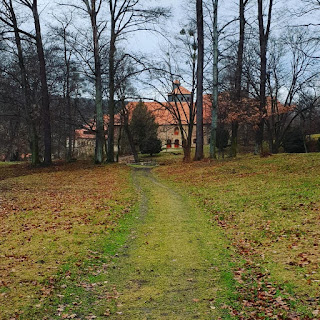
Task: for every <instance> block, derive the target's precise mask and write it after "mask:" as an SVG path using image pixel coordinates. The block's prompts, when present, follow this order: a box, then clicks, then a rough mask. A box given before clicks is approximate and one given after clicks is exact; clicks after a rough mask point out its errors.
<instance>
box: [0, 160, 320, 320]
mask: <svg viewBox="0 0 320 320" xmlns="http://www.w3.org/2000/svg"><path fill="white" fill-rule="evenodd" d="M177 160H178V161H177ZM180 160H181V156H176V155H165V156H164V157H158V158H157V161H158V162H159V163H160V164H161V165H160V167H158V168H155V169H153V170H152V171H150V170H148V169H142V170H137V169H130V168H128V167H126V166H119V165H112V166H93V165H91V164H88V163H75V164H71V165H56V166H54V167H52V168H38V169H31V168H28V167H25V166H24V165H14V166H7V165H5V166H1V167H0V188H1V196H0V198H1V219H2V224H1V227H0V229H1V240H0V248H1V253H0V254H1V259H0V260H1V262H0V268H1V281H0V286H1V287H0V300H1V301H0V305H1V307H0V308H1V309H0V315H1V316H0V319H13V318H15V319H26V320H30V319H106V318H111V319H219V318H220V319H313V318H317V317H318V316H319V311H318V310H319V309H320V306H319V296H320V290H319V280H320V273H319V272H320V271H319V259H320V254H319V250H318V248H319V238H320V237H319V235H320V234H319V230H320V228H319V224H320V220H319V210H320V209H319V208H320V202H319V196H320V188H319V185H320V174H319V173H320V162H319V160H320V159H319V154H310V155H278V156H272V157H269V158H259V157H253V156H241V157H239V158H238V159H234V160H229V159H226V160H222V161H203V162H195V163H192V164H184V163H181V162H180Z"/></svg>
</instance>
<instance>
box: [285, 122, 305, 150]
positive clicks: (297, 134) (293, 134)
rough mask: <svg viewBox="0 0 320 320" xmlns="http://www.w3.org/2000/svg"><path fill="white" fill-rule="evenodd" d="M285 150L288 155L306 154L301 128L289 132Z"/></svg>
mask: <svg viewBox="0 0 320 320" xmlns="http://www.w3.org/2000/svg"><path fill="white" fill-rule="evenodd" d="M283 148H284V151H285V152H288V153H304V152H305V148H304V139H303V134H302V132H301V130H300V129H299V128H293V129H291V130H289V131H288V132H287V133H286V135H285V137H284V139H283Z"/></svg>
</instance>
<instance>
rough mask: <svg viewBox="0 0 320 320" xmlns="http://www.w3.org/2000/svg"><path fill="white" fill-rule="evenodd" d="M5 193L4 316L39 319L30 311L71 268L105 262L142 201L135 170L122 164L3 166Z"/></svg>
mask: <svg viewBox="0 0 320 320" xmlns="http://www.w3.org/2000/svg"><path fill="white" fill-rule="evenodd" d="M0 190H1V193H0V217H1V225H0V234H1V238H0V274H1V277H0V319H11V317H13V318H15V317H19V316H20V317H22V318H26V319H37V316H24V315H23V314H33V312H34V311H27V308H28V307H30V306H32V307H34V308H35V309H37V308H41V307H42V304H43V303H44V301H46V300H47V298H48V297H50V296H51V294H52V292H53V290H54V287H55V283H57V282H59V277H60V278H61V277H66V276H67V278H68V270H69V269H72V268H74V267H76V268H77V267H79V266H81V265H82V264H85V263H87V262H88V261H89V260H99V259H98V257H99V255H100V254H101V251H103V250H106V249H105V248H104V239H106V238H107V237H108V236H109V234H110V232H112V230H113V229H117V224H118V222H119V221H120V220H121V219H122V218H123V216H125V215H128V214H129V213H130V212H131V210H132V206H133V204H134V202H135V193H134V192H133V191H132V187H131V183H130V170H129V169H128V168H127V167H125V166H118V165H110V166H93V165H91V164H89V163H83V162H79V163H74V164H69V165H63V164H56V165H54V166H53V167H51V168H35V169H32V168H30V167H28V166H27V165H26V164H22V165H21V164H19V165H1V166H0ZM69 277H70V275H69ZM30 312H31V313H30Z"/></svg>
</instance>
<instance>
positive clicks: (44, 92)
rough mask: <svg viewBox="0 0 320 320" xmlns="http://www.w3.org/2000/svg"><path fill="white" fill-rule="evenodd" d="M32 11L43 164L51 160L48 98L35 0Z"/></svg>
mask: <svg viewBox="0 0 320 320" xmlns="http://www.w3.org/2000/svg"><path fill="white" fill-rule="evenodd" d="M32 13H33V18H34V26H35V30H36V44H37V53H38V60H39V66H40V80H41V94H42V117H43V128H44V164H45V165H50V164H51V162H52V160H51V153H52V149H51V148H52V147H51V121H50V99H49V90H48V83H47V72H46V63H45V56H44V51H43V43H42V37H41V27H40V19H39V14H38V3H37V0H33V3H32Z"/></svg>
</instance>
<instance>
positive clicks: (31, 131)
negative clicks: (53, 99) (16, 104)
mask: <svg viewBox="0 0 320 320" xmlns="http://www.w3.org/2000/svg"><path fill="white" fill-rule="evenodd" d="M8 8H9V10H10V15H11V21H12V25H13V29H14V35H15V43H16V47H17V54H18V61H19V69H20V76H21V85H22V90H23V99H24V101H23V107H24V113H25V117H26V121H27V126H28V135H29V141H30V150H31V159H32V161H31V163H32V165H34V166H36V165H38V164H39V162H40V160H39V139H38V134H37V129H36V126H35V124H34V120H33V119H32V117H31V93H30V86H29V83H28V80H27V71H26V67H25V63H24V56H23V51H22V44H21V37H20V33H19V30H18V22H17V19H16V15H15V12H14V9H13V5H12V0H10V2H9V7H8Z"/></svg>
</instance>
